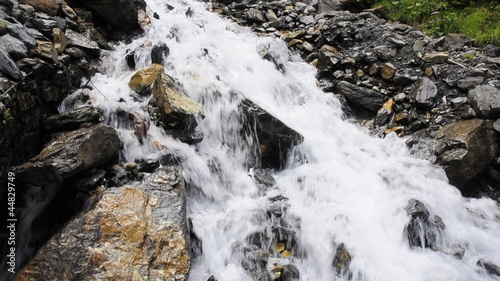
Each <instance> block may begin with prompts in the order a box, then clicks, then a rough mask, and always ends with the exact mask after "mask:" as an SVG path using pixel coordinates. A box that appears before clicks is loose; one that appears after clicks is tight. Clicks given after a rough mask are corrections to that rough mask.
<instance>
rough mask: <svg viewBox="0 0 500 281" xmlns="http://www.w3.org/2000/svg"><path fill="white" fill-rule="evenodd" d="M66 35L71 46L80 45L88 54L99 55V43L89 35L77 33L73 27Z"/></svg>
mask: <svg viewBox="0 0 500 281" xmlns="http://www.w3.org/2000/svg"><path fill="white" fill-rule="evenodd" d="M64 35H65V36H66V39H67V40H68V44H69V45H70V46H75V47H78V48H80V49H82V50H83V51H84V52H85V53H86V54H88V55H94V56H95V55H97V56H98V55H99V53H100V50H101V49H100V48H99V45H98V44H97V42H95V41H93V40H91V39H90V38H88V37H87V36H85V35H83V34H80V33H76V32H74V31H72V30H71V29H68V30H66V32H65V33H64Z"/></svg>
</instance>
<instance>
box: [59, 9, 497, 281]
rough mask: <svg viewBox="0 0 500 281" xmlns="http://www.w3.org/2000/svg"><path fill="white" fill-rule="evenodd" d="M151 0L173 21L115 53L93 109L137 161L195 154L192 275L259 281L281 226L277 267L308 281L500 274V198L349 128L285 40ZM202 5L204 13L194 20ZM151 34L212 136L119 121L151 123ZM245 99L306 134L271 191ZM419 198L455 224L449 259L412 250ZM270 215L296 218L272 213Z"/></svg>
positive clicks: (186, 160) (430, 280)
mask: <svg viewBox="0 0 500 281" xmlns="http://www.w3.org/2000/svg"><path fill="white" fill-rule="evenodd" d="M147 2H148V5H149V7H150V8H151V10H152V11H154V12H156V13H157V14H158V15H159V19H155V18H152V24H151V25H150V26H148V27H147V32H146V35H145V36H144V37H143V38H139V39H137V40H135V41H133V42H132V43H130V44H127V45H125V44H123V45H120V46H117V48H116V51H113V52H112V53H110V54H109V57H108V58H107V59H105V61H104V63H103V70H104V72H105V73H106V74H105V75H97V76H95V77H93V78H92V83H93V85H94V86H95V89H94V90H91V91H90V94H91V95H92V103H93V104H94V105H95V106H98V107H100V108H102V109H104V111H105V112H107V122H108V124H112V125H114V126H115V127H117V128H118V129H119V131H120V137H121V138H122V140H123V142H124V144H125V147H124V149H123V152H122V161H123V162H131V161H134V160H136V159H144V158H154V157H158V155H160V154H166V153H174V154H176V155H179V157H180V158H181V159H182V166H183V169H184V176H185V178H186V180H187V182H188V185H189V189H190V192H189V197H188V204H189V205H188V206H189V209H188V215H189V217H190V219H191V221H192V227H193V232H194V233H195V235H196V236H197V237H198V238H199V239H200V240H201V241H202V243H201V254H199V256H197V257H196V258H195V259H194V260H193V264H192V268H191V274H190V280H191V281H200V280H202V281H204V280H207V279H208V278H209V277H210V276H211V275H214V276H215V277H216V278H217V280H219V281H229V280H240V281H241V280H252V278H251V275H252V274H255V270H253V272H252V270H250V271H246V270H245V269H244V268H243V267H242V261H245V260H246V258H245V253H246V255H248V247H247V246H245V245H247V242H248V237H250V236H251V235H252V234H254V233H263V234H268V235H271V234H272V233H273V230H276V229H277V227H278V228H280V227H281V228H280V229H282V230H283V231H285V232H286V233H287V234H285V236H287V235H288V236H287V237H288V238H287V239H288V240H287V242H288V244H289V245H286V248H287V249H288V250H290V251H291V254H292V255H291V257H289V258H286V257H284V256H283V255H280V254H277V253H276V252H274V251H271V253H270V257H269V261H268V263H267V265H266V266H267V269H268V270H272V269H273V268H274V267H275V264H279V265H286V264H288V263H292V264H294V265H295V266H296V268H297V269H298V271H299V272H300V280H311V281H312V280H316V281H317V280H344V279H349V278H350V279H351V280H365V281H368V280H384V281H392V280H394V281H401V280H404V281H412V280H415V281H437V280H463V281H471V280H499V279H494V278H495V277H493V276H491V275H488V274H487V273H486V272H485V271H484V270H483V269H482V268H480V267H478V266H477V265H476V262H477V261H478V260H479V259H485V260H487V261H490V262H492V263H495V264H500V252H499V251H500V211H499V208H498V206H497V205H496V203H495V202H494V201H492V200H490V199H466V198H463V197H461V195H460V193H459V191H458V190H456V189H455V188H454V187H452V186H450V185H449V184H447V180H446V176H445V174H444V172H443V171H442V170H441V169H439V168H437V167H435V166H433V165H431V164H430V163H429V162H428V161H426V160H422V159H418V158H415V157H412V156H410V155H409V152H408V151H407V148H406V146H405V144H404V140H402V139H398V138H397V137H395V136H391V135H389V136H388V137H386V138H385V139H383V140H382V139H378V138H374V137H372V136H369V135H368V134H367V133H366V132H365V131H364V130H363V129H361V128H359V127H358V126H356V125H354V124H351V123H349V122H347V121H345V120H344V119H343V117H342V111H341V108H340V103H339V101H337V100H336V99H335V97H333V96H332V95H331V94H325V93H323V92H322V91H321V90H320V89H318V88H317V87H316V80H315V70H314V68H313V67H312V66H310V65H308V64H306V63H304V62H302V61H301V60H300V58H299V57H298V56H297V55H293V54H290V53H289V52H288V51H287V48H286V45H285V44H284V43H283V42H281V41H280V40H279V39H273V38H266V37H258V36H256V35H254V34H252V33H251V32H250V31H249V30H247V29H245V28H241V27H238V26H236V25H235V24H233V23H230V22H228V21H226V20H223V19H221V18H219V17H218V16H217V15H215V14H212V13H209V12H208V11H207V7H206V6H205V5H206V4H204V3H200V2H191V1H189V2H188V1H186V2H183V1H178V0H174V1H168V2H169V4H170V5H172V6H173V7H174V9H172V10H170V9H169V8H168V7H167V4H166V3H164V1H161V0H148V1H147ZM188 8H191V10H192V11H193V14H192V16H191V17H188V16H186V14H185V12H186V11H187V10H188ZM145 40H149V41H150V42H152V43H153V44H156V43H159V42H164V43H166V44H167V46H168V47H169V49H170V52H169V55H168V57H167V58H166V61H165V71H166V72H167V73H168V74H169V75H171V76H172V77H174V78H176V79H177V80H178V81H180V82H181V83H182V85H183V87H184V88H185V89H186V91H187V93H188V94H189V97H190V98H191V99H193V100H195V101H197V102H199V103H200V104H201V105H202V107H203V109H204V110H205V113H206V117H205V118H204V119H203V120H199V122H198V123H199V126H198V129H199V130H201V131H202V132H203V133H204V136H205V137H204V140H203V141H202V142H201V143H199V144H197V145H187V144H184V143H181V142H179V141H177V140H175V139H173V138H171V137H169V136H167V135H165V133H164V132H163V131H162V129H160V128H158V127H156V126H154V125H151V128H150V129H149V132H148V137H147V139H146V140H145V141H144V143H143V144H140V143H139V141H138V140H137V138H136V137H135V136H133V133H132V132H131V131H130V130H128V129H126V128H120V122H117V121H116V120H115V119H114V118H113V116H114V115H113V112H115V111H116V109H117V108H118V107H121V108H124V109H126V110H133V111H135V112H137V113H138V114H140V115H141V116H145V117H146V118H148V117H147V113H146V111H145V110H144V108H145V107H146V106H147V104H148V99H146V100H144V99H137V98H136V97H134V95H133V94H132V90H130V88H129V87H128V85H127V83H128V81H129V80H130V77H131V76H132V75H133V74H134V72H133V71H130V70H127V67H126V63H125V59H124V58H125V55H126V52H127V50H133V49H136V50H137V51H136V54H135V58H136V65H137V67H136V68H137V69H142V68H144V67H146V66H149V65H150V64H151V58H150V56H149V49H147V48H142V49H144V51H143V52H141V45H142V44H144V42H145ZM265 50H270V51H271V52H273V56H274V57H275V58H276V59H277V60H278V61H279V62H280V63H282V64H283V65H284V71H279V70H277V69H276V67H275V66H274V65H273V63H272V62H270V61H268V60H264V59H262V57H261V55H260V54H259V53H262V52H263V51H265ZM234 92H239V93H241V95H243V96H244V97H245V98H247V99H250V100H252V101H253V102H255V103H256V104H258V105H259V106H261V107H262V108H264V109H265V110H266V111H268V112H270V113H271V114H273V115H274V116H276V117H277V118H278V119H280V120H282V121H283V122H284V123H286V124H287V125H288V126H289V127H291V128H293V129H294V130H296V131H297V132H299V133H300V134H302V135H303V136H304V142H303V143H302V144H300V145H298V146H297V147H295V148H294V149H293V153H290V157H289V159H288V160H287V167H286V168H285V169H284V170H283V171H280V172H276V173H275V174H273V176H274V178H275V180H276V183H275V184H274V185H273V186H272V187H271V188H269V189H267V190H263V189H262V188H261V187H259V186H258V185H257V184H256V183H255V181H254V180H253V179H252V177H251V175H252V173H253V170H252V169H251V167H249V165H248V157H251V155H252V153H251V151H252V149H251V145H254V144H251V143H247V142H246V141H244V140H243V139H242V138H241V137H240V135H239V132H240V130H241V127H242V123H241V122H242V121H241V120H242V117H241V116H240V113H238V102H239V100H238V99H235V98H232V97H233V94H232V93H234ZM63 105H64V104H63ZM278 195H281V196H283V197H286V198H287V199H288V200H287V199H284V198H282V197H276V196H278ZM271 198H274V199H273V200H270V199H271ZM277 198H278V199H277ZM411 199H416V200H419V201H421V202H423V203H424V204H425V206H426V207H427V209H428V210H429V211H430V213H432V214H433V215H434V216H439V217H440V218H441V219H442V221H443V222H444V224H445V225H446V227H445V228H444V229H443V230H442V231H441V232H440V237H437V241H436V245H437V246H436V247H437V248H438V250H437V251H434V250H431V249H429V248H422V247H415V248H411V247H410V246H409V244H408V239H407V237H406V236H405V227H406V225H407V224H408V223H409V222H410V216H409V215H408V214H407V210H406V208H407V205H408V202H409V201H410V200H411ZM270 208H271V209H272V208H274V210H275V211H277V212H278V213H279V214H280V215H281V214H282V216H281V217H279V216H278V217H273V215H268V210H269V209H270ZM277 209H278V210H277ZM263 240H264V241H261V242H262V243H263V244H265V245H264V246H262V247H264V248H265V247H268V248H269V249H272V248H274V247H275V245H274V244H275V243H276V242H278V241H274V240H273V241H266V240H265V239H263ZM292 240H293V241H292ZM271 244H272V245H271ZM292 244H293V245H292ZM341 244H343V245H344V247H345V249H346V250H347V252H348V255H349V256H350V264H349V271H350V273H349V274H342V273H339V272H336V269H335V268H334V267H333V266H332V261H333V260H334V257H335V255H336V249H337V248H338V247H340V245H341ZM454 249H455V250H456V249H461V250H462V251H463V250H465V252H463V257H462V258H461V259H460V258H456V257H454V256H453V254H450V253H452V252H453V251H454Z"/></svg>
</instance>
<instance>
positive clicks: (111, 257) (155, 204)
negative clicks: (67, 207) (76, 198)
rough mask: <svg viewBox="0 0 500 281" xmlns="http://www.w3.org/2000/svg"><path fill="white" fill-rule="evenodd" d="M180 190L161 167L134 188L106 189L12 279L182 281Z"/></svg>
mask: <svg viewBox="0 0 500 281" xmlns="http://www.w3.org/2000/svg"><path fill="white" fill-rule="evenodd" d="M185 200H186V198H185V185H184V180H183V179H182V177H181V175H180V170H179V169H178V167H175V166H167V167H164V168H161V169H159V170H157V171H156V172H155V173H153V174H152V175H151V176H150V177H148V178H147V179H145V180H144V181H143V182H142V183H141V184H138V185H137V186H123V187H119V188H113V189H107V190H105V191H103V192H101V193H100V194H98V195H96V196H95V197H94V204H93V206H92V207H91V208H90V210H88V211H86V212H84V213H81V214H80V215H78V216H77V217H76V218H75V219H74V220H73V221H71V222H70V223H69V224H68V225H67V226H66V227H65V228H64V229H63V230H62V231H61V232H60V233H58V234H57V235H55V236H54V237H53V238H52V239H51V240H49V242H48V243H47V244H46V245H45V246H44V247H43V248H42V249H41V250H40V251H39V252H38V253H37V255H36V256H35V257H34V258H33V259H32V260H31V261H30V262H29V263H28V265H27V266H26V267H25V268H24V269H23V270H22V271H21V272H20V273H19V274H18V275H17V276H16V278H15V279H14V280H16V281H24V280H26V281H27V280H52V281H70V280H75V281H76V280H78V281H90V280H111V281H122V280H179V281H182V280H186V278H187V274H188V271H189V266H190V264H189V259H190V256H189V238H188V237H189V236H188V231H187V223H186V209H185V207H186V206H185Z"/></svg>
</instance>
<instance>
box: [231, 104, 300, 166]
mask: <svg viewBox="0 0 500 281" xmlns="http://www.w3.org/2000/svg"><path fill="white" fill-rule="evenodd" d="M240 110H241V112H242V113H243V114H244V115H245V117H246V120H247V122H246V124H245V125H244V130H245V131H247V132H248V133H249V134H250V135H254V134H255V135H256V137H257V138H258V143H259V144H260V147H259V149H261V152H260V154H261V161H262V165H263V167H264V168H274V169H282V168H283V166H284V159H286V154H287V152H288V151H289V150H290V148H291V147H292V146H294V145H297V144H300V143H301V142H303V141H304V137H303V136H302V135H301V134H299V133H297V132H296V131H294V130H293V129H291V128H290V127H288V126H287V125H286V124H284V123H283V122H282V121H280V120H279V119H277V118H276V117H274V116H273V115H271V114H269V113H268V112H267V111H265V110H264V109H262V108H261V107H259V106H258V105H257V104H255V103H253V102H252V101H250V100H243V101H242V102H241V104H240Z"/></svg>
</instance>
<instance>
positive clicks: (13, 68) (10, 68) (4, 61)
mask: <svg viewBox="0 0 500 281" xmlns="http://www.w3.org/2000/svg"><path fill="white" fill-rule="evenodd" d="M0 71H1V72H2V73H3V74H5V75H7V76H8V77H10V78H12V79H14V80H20V79H21V78H22V77H23V74H22V73H21V71H20V70H19V68H17V65H16V63H15V62H14V61H13V60H12V58H11V57H10V55H9V53H7V52H6V51H5V50H4V48H3V47H0Z"/></svg>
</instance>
